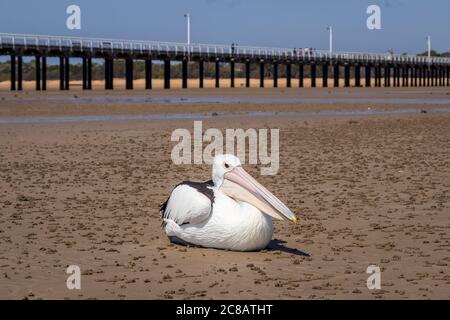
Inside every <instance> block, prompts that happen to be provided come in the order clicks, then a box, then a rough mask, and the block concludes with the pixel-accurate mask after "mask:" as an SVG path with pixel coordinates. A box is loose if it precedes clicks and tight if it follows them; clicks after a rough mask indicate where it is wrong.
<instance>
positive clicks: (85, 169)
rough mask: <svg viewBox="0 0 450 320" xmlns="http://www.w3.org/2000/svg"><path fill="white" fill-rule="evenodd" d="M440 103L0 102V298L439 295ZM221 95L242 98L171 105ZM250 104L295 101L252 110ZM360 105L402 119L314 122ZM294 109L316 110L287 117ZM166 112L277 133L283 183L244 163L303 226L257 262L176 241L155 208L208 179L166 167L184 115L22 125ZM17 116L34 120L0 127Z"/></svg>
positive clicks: (115, 95) (442, 252)
mask: <svg viewBox="0 0 450 320" xmlns="http://www.w3.org/2000/svg"><path fill="white" fill-rule="evenodd" d="M449 95H450V92H449V91H448V88H397V89H381V88H380V89H371V90H370V89H364V88H358V89H318V90H312V89H298V88H292V89H290V90H289V89H286V88H278V89H257V88H255V89H249V90H245V89H234V90H233V89H219V90H214V89H208V90H203V91H202V90H197V89H190V90H187V91H186V90H184V91H183V90H181V89H179V90H170V91H163V90H159V91H158V90H154V91H143V90H141V91H139V90H137V91H133V92H125V91H120V90H119V91H114V92H104V91H95V92H90V93H89V92H82V91H80V90H73V91H70V92H65V93H64V92H62V93H61V92H58V91H53V92H48V93H35V92H32V91H25V92H22V93H11V92H7V91H1V92H0V122H1V120H2V119H3V120H4V121H3V122H1V123H0V150H1V152H0V208H1V209H0V266H1V274H0V298H2V299H90V298H92V299H412V298H415V299H450V272H449V271H450V268H449V263H450V255H449V252H450V216H449V214H450V112H437V111H436V109H442V110H448V109H449V108H450V103H447V102H446V101H447V99H449ZM124 96H125V97H130V99H131V100H130V101H129V102H127V101H126V100H125V101H124V100H122V99H124V98H123V97H124ZM155 96H157V97H161V98H162V99H167V101H165V102H164V101H163V102H162V103H161V102H158V101H159V100H156V101H151V99H152V98H153V99H154V97H155ZM105 97H106V98H111V100H108V99H106V98H105ZM146 97H147V98H149V99H150V101H146V100H145V99H146ZM218 97H220V98H222V99H224V98H227V97H233V98H242V99H244V98H245V99H247V100H245V101H247V102H245V103H237V102H236V103H228V102H226V100H225V102H223V103H210V102H198V103H189V101H187V102H186V101H183V100H181V99H194V98H218ZM90 98H91V99H92V100H89V99H90ZM174 98H175V99H180V100H181V101H180V102H179V103H174V102H173V100H171V99H174ZM256 98H263V99H268V100H270V99H291V100H289V101H288V102H286V103H280V102H277V103H260V102H259V101H258V102H254V103H252V102H248V101H251V99H256ZM306 98H307V99H312V100H311V101H309V102H304V103H296V102H295V99H306ZM349 98H351V99H354V100H352V102H349V101H348V100H342V102H341V101H339V99H349ZM96 99H98V100H96ZM133 99H135V100H133ZM142 99H144V100H142ZM314 99H317V101H319V102H315V101H314ZM324 99H325V101H324ZM326 99H334V100H333V102H330V101H329V100H326ZM380 99H381V100H380ZM383 99H384V100H383ZM411 99H413V101H411ZM114 100H116V101H114ZM377 100H378V103H377ZM385 100H386V101H388V102H389V101H395V103H390V102H389V103H388V102H386V101H385ZM422 101H427V103H422ZM433 102H434V103H433ZM368 109H369V110H399V109H413V111H410V112H404V113H398V114H382V113H380V114H377V113H375V114H367V115H366V114H355V115H351V114H344V115H342V114H320V111H324V110H327V111H331V110H336V111H339V110H360V111H361V110H368ZM251 111H258V112H260V111H265V112H269V111H270V112H281V113H280V114H274V115H271V116H259V117H255V116H251V114H245V113H248V112H251ZM304 111H314V112H318V114H311V113H310V114H301V113H300V114H290V115H285V114H283V113H282V112H304ZM170 113H177V114H181V113H207V114H212V113H217V115H216V116H212V117H207V118H204V119H202V120H203V128H204V130H206V129H207V128H219V129H221V130H224V129H226V128H244V129H246V128H256V129H258V128H279V129H280V144H281V145H280V170H279V172H278V174H277V175H276V176H260V175H259V167H258V166H249V165H247V164H246V165H244V166H245V168H246V170H247V171H248V172H249V173H251V174H252V175H253V176H254V177H256V178H257V179H258V180H259V181H260V182H261V183H262V184H263V185H265V186H266V187H267V188H268V189H269V190H271V191H272V192H273V193H274V194H275V195H277V196H278V197H279V198H280V199H281V200H283V201H284V202H285V203H286V204H287V205H288V206H289V207H290V208H291V209H292V210H293V211H294V212H295V213H296V214H297V216H298V217H299V220H300V222H299V224H297V225H294V224H289V223H285V222H275V233H274V239H273V241H272V242H271V244H270V245H269V247H268V248H267V249H266V250H263V251H261V252H246V253H242V252H229V251H222V250H213V249H203V248H192V247H183V246H178V245H172V244H170V243H169V241H168V239H167V238H166V236H165V234H164V232H163V230H162V228H161V219H160V215H159V212H158V208H159V205H160V204H161V203H162V202H163V201H165V199H166V198H167V196H168V195H169V193H170V191H171V190H172V188H173V187H174V186H175V185H176V184H177V183H178V182H180V181H182V180H198V181H204V180H207V179H209V178H210V170H211V169H210V167H208V166H207V165H202V166H199V165H185V166H177V165H174V164H173V163H172V162H171V159H170V153H171V150H172V147H173V146H174V143H172V142H171V141H170V136H171V133H172V131H173V130H174V129H176V128H187V129H189V130H192V128H193V121H194V119H182V118H181V117H180V118H174V119H158V120H114V121H82V120H80V121H71V122H68V123H58V122H55V123H48V122H46V121H43V122H39V121H33V119H35V118H36V117H56V116H64V117H71V116H89V115H143V114H170ZM234 113H236V114H234ZM21 117H22V118H26V119H28V120H30V119H31V121H29V122H28V123H12V122H11V123H8V121H9V120H11V119H13V118H14V119H17V118H19V119H20V118H21ZM69 265H78V266H80V268H81V271H82V278H81V286H82V287H81V290H68V289H67V287H66V279H67V277H68V275H67V274H66V268H67V266H69ZM369 265H378V266H379V267H380V268H381V271H382V275H381V279H382V280H381V281H382V282H381V286H382V288H381V290H369V289H368V288H367V286H366V280H367V278H368V276H369V275H368V274H366V268H367V267H368V266H369Z"/></svg>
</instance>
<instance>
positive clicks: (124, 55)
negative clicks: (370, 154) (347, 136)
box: [0, 33, 450, 91]
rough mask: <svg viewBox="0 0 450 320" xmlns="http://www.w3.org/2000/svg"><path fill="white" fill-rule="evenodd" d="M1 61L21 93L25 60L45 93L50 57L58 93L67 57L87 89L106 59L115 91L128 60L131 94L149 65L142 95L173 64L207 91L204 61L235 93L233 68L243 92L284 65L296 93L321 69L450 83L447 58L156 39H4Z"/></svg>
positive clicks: (346, 78)
mask: <svg viewBox="0 0 450 320" xmlns="http://www.w3.org/2000/svg"><path fill="white" fill-rule="evenodd" d="M0 55H3V56H9V57H10V64H11V67H10V70H11V72H10V73H11V74H10V80H11V81H10V82H11V90H13V91H14V90H19V91H20V90H23V67H22V66H23V58H24V57H28V56H31V57H34V58H35V84H36V85H35V88H36V90H37V91H41V90H47V58H51V57H57V58H59V89H60V90H69V89H70V85H69V84H70V72H69V68H70V59H72V58H81V59H82V89H83V90H92V60H93V59H103V60H104V80H105V81H104V83H105V89H106V90H113V89H114V61H116V60H123V61H124V62H125V83H126V85H125V86H126V89H127V90H132V89H133V88H134V86H133V63H134V62H135V61H145V89H152V87H153V86H152V79H153V77H152V65H153V63H154V62H155V61H160V62H161V63H162V64H163V70H164V88H165V89H170V88H171V74H170V73H171V72H170V71H171V62H173V61H177V62H180V63H181V65H182V67H181V70H182V75H181V78H182V79H181V83H182V88H184V89H187V88H188V69H189V65H190V64H191V63H198V64H199V66H198V70H199V71H198V88H203V87H204V78H205V72H204V70H205V67H204V64H205V63H213V64H214V65H215V87H216V88H219V87H220V68H221V66H222V65H223V64H228V65H229V70H230V73H229V74H230V77H229V81H230V87H231V88H234V87H235V68H236V64H242V65H243V66H244V68H245V72H244V73H245V87H250V68H251V65H255V64H256V65H257V66H258V69H259V87H261V88H264V87H265V83H266V81H267V80H268V79H266V78H265V72H266V69H267V68H268V66H271V70H272V73H271V75H272V79H271V80H272V81H273V83H272V86H273V87H279V78H280V74H279V67H280V66H281V65H283V66H284V68H283V70H284V71H285V73H284V74H283V75H282V77H284V78H285V79H286V81H285V86H286V87H287V88H289V87H292V81H291V80H292V78H293V72H292V67H293V66H294V65H295V66H296V70H298V72H297V77H298V87H304V86H305V68H308V70H309V73H308V75H309V83H310V86H311V87H313V88H314V87H317V79H318V71H319V72H320V74H321V83H322V87H328V86H333V87H339V86H340V82H341V81H343V83H344V87H350V86H351V85H352V83H353V86H354V87H363V86H364V87H372V86H373V87H381V86H385V87H391V86H393V87H400V86H402V87H407V86H411V87H431V86H449V85H450V58H441V57H430V58H429V57H423V56H412V55H398V54H388V53H386V54H384V53H381V54H378V53H361V52H333V53H330V52H329V51H322V50H312V49H300V48H269V47H251V46H237V45H213V44H190V45H188V44H186V43H174V42H157V41H134V40H120V39H100V38H79V37H65V36H44V35H23V34H5V33H0Z"/></svg>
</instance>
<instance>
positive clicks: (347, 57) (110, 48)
mask: <svg viewBox="0 0 450 320" xmlns="http://www.w3.org/2000/svg"><path fill="white" fill-rule="evenodd" d="M5 47H7V48H12V49H15V48H18V47H20V48H23V49H25V50H28V49H37V50H42V49H44V50H47V51H51V50H60V51H67V50H68V51H79V52H90V53H94V52H102V53H131V54H149V53H157V54H167V55H184V56H196V55H197V56H199V55H200V56H208V57H211V56H216V57H221V56H225V57H252V58H259V59H292V60H312V61H314V60H320V61H323V60H325V61H326V60H330V61H333V60H336V61H371V62H392V63H410V64H415V63H416V64H423V63H429V64H445V65H450V58H443V57H431V58H428V57H423V56H414V55H403V54H390V53H365V52H333V53H330V52H329V51H325V50H316V49H312V48H270V47H253V46H238V45H234V46H233V45H217V44H200V43H194V44H191V45H188V44H186V43H176V42H162V41H139V40H122V39H107V38H84V37H69V36H50V35H30V34H11V33H0V48H5Z"/></svg>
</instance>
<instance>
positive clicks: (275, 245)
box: [267, 239, 310, 257]
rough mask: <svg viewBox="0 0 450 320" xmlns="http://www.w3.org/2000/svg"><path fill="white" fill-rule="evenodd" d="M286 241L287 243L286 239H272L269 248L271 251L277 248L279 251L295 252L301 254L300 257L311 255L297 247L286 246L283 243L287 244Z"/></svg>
mask: <svg viewBox="0 0 450 320" xmlns="http://www.w3.org/2000/svg"><path fill="white" fill-rule="evenodd" d="M285 243H286V241H284V240H278V239H275V240H272V241H270V243H269V245H268V246H267V250H269V251H276V250H277V251H281V252H284V253H289V254H293V255H296V256H300V257H309V256H310V255H309V253H306V252H303V251H300V250H297V249H295V248H289V247H286V246H284V245H283V244H285Z"/></svg>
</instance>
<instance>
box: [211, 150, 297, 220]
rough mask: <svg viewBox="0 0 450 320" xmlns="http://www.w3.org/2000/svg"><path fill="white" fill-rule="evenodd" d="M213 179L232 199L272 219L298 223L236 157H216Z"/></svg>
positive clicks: (286, 208)
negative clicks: (246, 204) (252, 207)
mask: <svg viewBox="0 0 450 320" xmlns="http://www.w3.org/2000/svg"><path fill="white" fill-rule="evenodd" d="M212 179H213V182H214V185H215V186H216V187H217V188H218V189H219V190H220V191H222V192H223V193H224V194H226V195H227V196H229V197H230V198H233V199H235V200H239V201H243V202H247V203H249V204H251V205H253V206H254V207H256V208H258V209H259V210H260V211H261V212H263V213H265V214H267V215H269V216H271V217H272V218H275V219H278V220H289V221H292V222H294V223H296V222H297V218H296V216H295V215H294V213H292V211H291V210H289V208H288V207H286V205H285V204H284V203H283V202H281V200H280V199H278V198H277V197H275V196H274V195H273V194H272V193H271V192H270V191H269V190H267V189H266V188H264V187H263V186H262V185H261V184H260V183H259V182H258V181H256V180H255V179H253V178H252V176H250V175H249V174H248V173H247V172H246V171H245V170H244V169H243V168H242V166H241V161H239V159H238V158H237V157H235V156H234V155H231V154H224V155H218V156H216V157H214V160H213V167H212Z"/></svg>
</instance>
